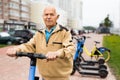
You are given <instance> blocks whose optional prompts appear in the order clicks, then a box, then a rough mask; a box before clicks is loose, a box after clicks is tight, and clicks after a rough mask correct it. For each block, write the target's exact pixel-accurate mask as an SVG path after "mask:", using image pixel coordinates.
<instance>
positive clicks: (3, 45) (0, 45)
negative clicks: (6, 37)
mask: <svg viewBox="0 0 120 80" xmlns="http://www.w3.org/2000/svg"><path fill="white" fill-rule="evenodd" d="M6 46H8V45H6V44H0V48H2V47H6Z"/></svg>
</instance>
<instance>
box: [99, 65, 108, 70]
mask: <svg viewBox="0 0 120 80" xmlns="http://www.w3.org/2000/svg"><path fill="white" fill-rule="evenodd" d="M99 69H107V66H106V65H104V64H101V65H99Z"/></svg>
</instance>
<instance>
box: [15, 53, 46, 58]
mask: <svg viewBox="0 0 120 80" xmlns="http://www.w3.org/2000/svg"><path fill="white" fill-rule="evenodd" d="M16 56H18V57H29V58H38V59H46V58H47V57H46V56H45V55H44V54H39V53H25V52H17V53H16Z"/></svg>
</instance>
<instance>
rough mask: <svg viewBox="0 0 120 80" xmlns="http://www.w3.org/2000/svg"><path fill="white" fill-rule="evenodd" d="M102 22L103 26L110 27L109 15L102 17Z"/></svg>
mask: <svg viewBox="0 0 120 80" xmlns="http://www.w3.org/2000/svg"><path fill="white" fill-rule="evenodd" d="M103 24H104V26H105V27H112V21H111V20H110V19H109V15H107V17H106V18H105V19H104V22H103Z"/></svg>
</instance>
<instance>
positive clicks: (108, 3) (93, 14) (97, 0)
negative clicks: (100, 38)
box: [83, 0, 119, 27]
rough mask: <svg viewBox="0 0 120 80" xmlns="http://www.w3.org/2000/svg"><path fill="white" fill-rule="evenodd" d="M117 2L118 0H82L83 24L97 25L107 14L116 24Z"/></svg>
mask: <svg viewBox="0 0 120 80" xmlns="http://www.w3.org/2000/svg"><path fill="white" fill-rule="evenodd" d="M118 4H119V0H83V26H86V25H87V26H88V25H90V26H95V27H98V26H99V23H101V22H102V21H103V20H104V18H105V17H106V16H107V14H109V16H110V19H111V20H112V21H113V22H114V24H115V25H116V24H118V17H119V9H118V8H119V5H118ZM116 26H118V25H116Z"/></svg>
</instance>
